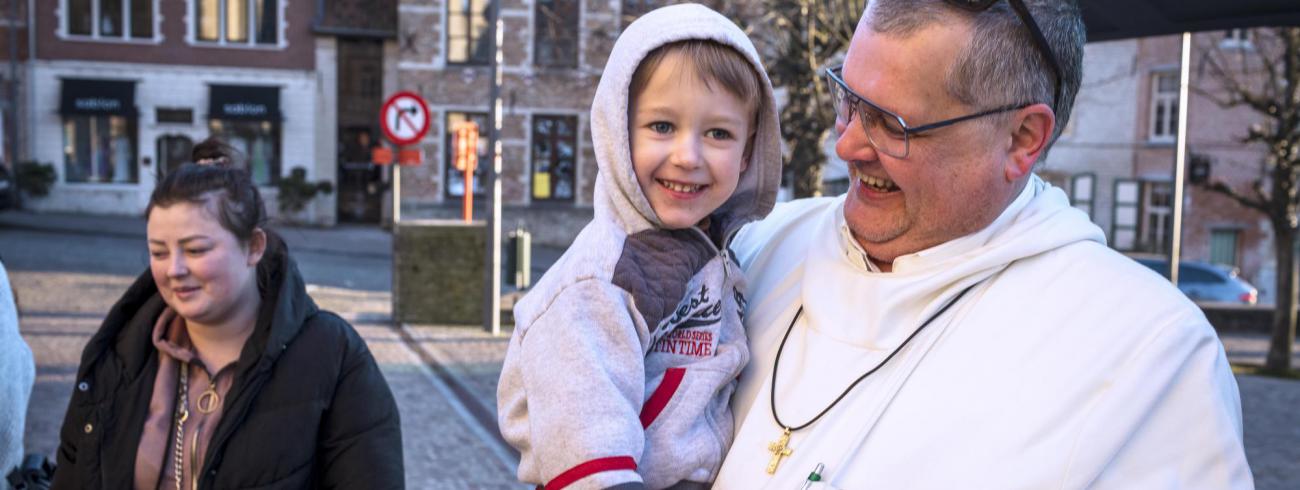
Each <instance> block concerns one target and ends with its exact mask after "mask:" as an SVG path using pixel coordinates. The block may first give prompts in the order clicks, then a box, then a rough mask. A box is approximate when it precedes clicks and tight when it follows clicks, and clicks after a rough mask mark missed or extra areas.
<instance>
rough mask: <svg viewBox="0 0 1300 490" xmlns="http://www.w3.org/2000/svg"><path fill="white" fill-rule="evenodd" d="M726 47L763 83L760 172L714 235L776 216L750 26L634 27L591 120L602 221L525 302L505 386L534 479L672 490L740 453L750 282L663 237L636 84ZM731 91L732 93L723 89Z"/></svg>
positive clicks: (703, 20)
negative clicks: (740, 389)
mask: <svg viewBox="0 0 1300 490" xmlns="http://www.w3.org/2000/svg"><path fill="white" fill-rule="evenodd" d="M690 39H707V40H713V41H716V42H719V43H722V44H725V45H728V46H731V47H733V48H735V49H736V50H737V51H739V52H740V53H742V54H744V55H745V57H746V58H748V59H749V60H750V62H751V63H753V66H754V69H755V71H757V72H758V74H759V76H760V77H761V78H762V81H763V83H762V84H761V85H762V93H761V94H755V96H758V97H763V98H764V100H765V101H766V103H765V104H763V105H762V107H763V110H762V112H761V113H760V114H758V121H757V123H758V124H757V128H756V133H755V137H754V141H753V147H752V153H751V156H750V161H749V165H748V167H747V168H746V170H745V171H744V172H743V173H742V174H741V177H740V182H739V185H738V186H737V188H736V192H735V193H734V194H733V195H732V197H731V198H730V199H729V200H728V201H726V202H725V203H724V204H723V205H722V206H721V207H720V208H719V209H718V210H717V211H716V212H715V213H714V215H713V216H712V218H711V224H710V229H711V230H712V231H711V232H710V233H711V234H714V236H716V237H721V238H722V239H723V240H724V241H725V240H729V239H730V237H731V236H732V235H733V234H734V232H735V231H736V230H738V229H739V227H740V226H741V225H743V224H744V223H746V222H748V221H752V220H754V219H757V218H760V217H762V216H764V215H766V214H767V212H768V211H770V210H771V209H772V205H773V204H774V202H775V200H776V190H777V186H778V185H779V183H780V177H781V153H780V130H779V127H778V119H777V113H776V103H775V100H774V98H773V95H772V88H771V83H770V82H768V80H767V76H766V73H765V71H764V69H763V66H762V63H761V62H760V61H759V58H758V54H757V52H756V50H755V49H754V47H753V45H752V44H751V43H750V41H749V38H748V37H746V36H745V34H744V32H742V31H741V30H740V29H739V28H737V27H736V25H735V24H734V23H732V22H731V21H730V20H728V19H727V18H726V17H723V16H722V15H719V14H718V13H716V12H714V11H712V10H709V9H708V8H705V7H703V6H700V5H694V4H682V5H674V6H671V7H665V8H662V9H658V10H655V11H653V12H650V13H648V14H646V15H644V16H642V17H641V18H640V19H638V20H637V21H636V22H634V23H632V24H631V25H630V26H628V28H627V30H626V31H624V32H623V34H622V35H621V36H620V37H619V39H618V41H617V43H616V44H615V45H614V50H613V53H611V54H610V58H609V61H608V63H607V64H606V65H605V71H604V74H603V75H602V76H601V79H600V85H599V87H598V88H597V90H596V97H595V101H594V102H593V103H592V108H591V133H592V138H593V140H594V141H593V143H594V146H595V151H596V161H597V165H598V166H599V175H598V178H597V182H596V193H595V219H593V220H592V222H591V223H590V224H588V225H587V226H586V227H585V228H584V229H583V230H582V232H581V233H580V234H579V235H578V237H577V239H575V240H574V243H573V245H572V246H570V247H569V249H568V251H567V252H566V253H565V254H564V256H563V257H561V258H560V260H559V261H558V262H556V264H555V265H554V266H553V267H552V268H551V269H550V270H549V271H548V272H547V273H546V275H545V276H544V277H543V278H542V279H541V280H540V281H538V283H537V284H536V286H535V287H534V288H533V290H532V291H530V292H529V293H528V295H527V296H525V297H524V298H523V299H522V300H521V301H520V302H519V303H518V304H517V305H516V306H515V312H514V313H515V318H516V328H515V332H514V336H513V337H512V338H511V340H510V347H509V350H508V352H507V354H506V361H505V366H504V368H503V370H502V373H501V381H500V384H499V386H498V392H497V403H498V412H497V413H498V416H499V422H500V426H501V432H502V434H503V435H504V436H505V439H506V441H508V442H509V443H510V444H511V445H513V446H514V447H515V448H517V449H519V452H520V464H519V475H518V476H519V479H520V480H522V481H525V482H530V483H535V484H545V485H546V486H547V488H563V487H566V486H570V487H571V488H607V487H611V486H615V485H620V484H626V483H633V484H635V483H637V482H644V484H645V486H646V487H649V488H663V487H667V486H670V485H674V484H676V483H679V482H683V481H690V482H702V483H707V482H711V481H713V479H714V477H715V476H716V473H717V470H718V468H719V466H720V465H721V462H722V456H723V455H724V454H726V452H727V449H728V448H729V447H730V445H731V439H732V433H733V429H734V427H733V422H732V416H731V411H730V409H729V407H728V403H729V401H730V397H731V393H732V390H733V389H734V386H735V379H736V377H737V376H738V375H739V374H740V370H741V368H742V367H743V366H744V365H745V363H746V362H747V361H748V360H749V351H748V348H747V347H746V345H745V337H744V330H743V328H742V326H741V315H742V314H743V313H744V305H745V300H744V295H743V291H744V277H743V276H742V275H741V272H740V269H739V268H738V267H737V266H736V264H735V262H734V261H733V260H732V259H730V258H729V256H728V254H727V253H725V252H724V251H723V250H725V246H724V247H723V250H720V249H719V248H718V247H717V246H716V245H715V244H714V243H715V242H714V241H713V240H712V239H710V238H709V237H708V236H706V235H705V233H704V232H702V231H700V230H699V229H697V228H688V229H681V230H667V229H663V228H662V224H661V222H660V221H659V218H658V217H656V215H655V213H654V211H653V209H652V208H651V206H650V203H649V201H648V200H647V199H646V197H645V194H644V193H643V192H642V191H641V188H640V186H639V185H638V184H637V179H636V175H635V174H634V172H633V168H632V162H631V156H630V155H631V152H630V151H629V144H628V85H629V83H630V82H631V80H632V74H633V72H635V71H636V68H637V65H639V64H640V62H641V60H642V59H644V58H645V56H646V54H648V53H649V52H650V51H652V50H654V49H655V48H657V47H659V46H662V45H664V44H668V43H672V42H675V41H682V40H690ZM717 90H722V89H721V88H718V89H717Z"/></svg>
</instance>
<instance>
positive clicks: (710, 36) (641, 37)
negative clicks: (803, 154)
mask: <svg viewBox="0 0 1300 490" xmlns="http://www.w3.org/2000/svg"><path fill="white" fill-rule="evenodd" d="M687 40H710V41H716V42H718V43H720V44H723V45H726V46H730V47H731V48H733V49H735V50H736V51H738V52H740V53H741V54H742V55H743V56H744V57H745V59H747V60H749V62H750V63H751V64H752V65H753V67H754V71H755V72H756V73H757V74H758V76H759V78H760V79H759V81H760V82H761V83H759V85H760V90H761V91H762V93H759V94H754V96H755V97H762V98H763V100H764V102H765V103H764V104H762V108H761V109H760V110H761V112H760V113H759V114H758V121H757V125H756V131H755V133H754V141H753V148H752V149H751V152H750V159H749V165H748V166H747V167H746V168H745V170H744V171H743V172H741V176H740V181H739V184H738V185H737V186H736V191H735V192H734V193H733V194H732V195H731V198H730V199H728V200H727V201H726V202H725V203H723V204H722V206H721V207H719V208H718V209H717V210H716V211H714V213H713V215H712V216H713V219H714V224H715V225H717V226H719V227H720V228H721V229H722V230H723V232H724V233H725V234H724V235H723V236H728V235H729V234H730V233H731V232H733V231H735V230H736V229H737V228H739V226H740V225H742V224H744V223H746V222H749V221H752V220H754V219H758V218H761V217H763V216H765V215H767V213H768V211H771V209H772V206H773V205H774V204H775V203H776V190H777V187H778V186H779V185H780V182H781V132H780V126H779V119H778V114H777V109H776V99H775V97H774V96H773V94H772V84H771V82H770V81H769V80H768V77H767V72H766V71H765V70H764V69H763V64H762V63H761V62H760V61H759V57H758V51H757V50H755V49H754V45H753V43H751V42H750V41H749V37H748V36H746V35H745V33H744V32H743V31H741V30H740V28H739V27H737V26H736V24H735V23H733V22H732V21H731V20H729V19H727V18H726V17H724V16H722V15H721V14H719V13H717V12H714V11H713V10H710V9H708V8H707V7H704V6H702V5H697V4H679V5H673V6H670V7H664V8H660V9H657V10H654V11H652V12H650V13H648V14H646V15H644V16H642V17H640V18H639V19H637V20H636V22H633V23H632V24H631V25H629V26H628V27H627V29H626V30H624V31H623V33H622V35H620V36H619V38H618V42H616V43H615V44H614V49H613V52H611V53H610V57H609V61H608V62H606V64H605V71H604V73H603V74H602V75H601V77H600V85H599V86H598V87H597V88H596V97H595V100H594V101H593V102H592V105H591V134H592V140H593V141H592V142H593V147H594V149H595V152H596V162H597V166H598V169H599V172H598V174H597V178H596V186H595V187H596V189H595V199H594V207H595V215H596V219H611V220H613V221H615V222H617V223H619V224H620V225H621V226H622V227H623V230H624V231H625V232H627V233H628V234H633V233H636V232H639V231H643V230H647V229H652V228H661V227H662V226H663V223H662V222H661V221H660V220H659V217H658V216H657V215H656V214H655V212H654V209H653V208H652V207H651V206H650V201H649V200H647V199H646V196H645V193H644V192H642V190H641V186H640V185H639V184H638V183H637V179H636V172H635V171H634V170H633V168H632V157H631V155H632V153H631V145H630V142H629V138H628V106H629V100H628V95H629V93H628V89H629V86H630V84H631V82H632V75H633V73H635V72H636V69H637V66H639V65H640V64H641V61H642V60H643V59H645V57H646V55H647V54H649V53H650V52H651V51H653V50H655V49H656V48H658V47H660V46H663V45H665V44H670V43H674V42H677V41H687Z"/></svg>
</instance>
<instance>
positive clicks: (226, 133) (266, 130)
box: [208, 119, 280, 186]
mask: <svg viewBox="0 0 1300 490" xmlns="http://www.w3.org/2000/svg"><path fill="white" fill-rule="evenodd" d="M208 126H209V129H210V130H211V132H212V136H215V137H217V138H220V139H222V140H223V141H225V142H226V143H229V144H230V146H232V147H234V148H235V149H236V150H238V151H239V153H240V154H242V155H244V158H245V159H246V161H247V162H248V172H249V174H251V175H252V177H253V182H254V183H256V184H257V185H261V186H268V185H272V184H275V183H276V182H278V181H279V180H280V124H279V123H276V122H273V121H246V120H240V119H213V120H211V121H210V122H209V124H208Z"/></svg>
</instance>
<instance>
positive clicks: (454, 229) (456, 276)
mask: <svg viewBox="0 0 1300 490" xmlns="http://www.w3.org/2000/svg"><path fill="white" fill-rule="evenodd" d="M485 240H486V234H485V233H484V227H483V224H482V223H481V222H478V223H468V224H466V223H461V222H457V221H446V220H412V221H406V220H403V221H402V222H401V224H400V226H398V227H397V229H396V233H395V234H394V237H393V317H394V318H395V319H397V321H398V322H402V323H420V324H433V325H481V324H482V323H483V265H484V253H485V248H486V241H485Z"/></svg>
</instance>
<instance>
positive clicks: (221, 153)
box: [190, 137, 244, 169]
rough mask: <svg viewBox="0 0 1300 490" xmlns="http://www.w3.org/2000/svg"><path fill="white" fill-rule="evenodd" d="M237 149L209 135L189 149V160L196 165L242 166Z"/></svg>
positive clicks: (238, 167)
mask: <svg viewBox="0 0 1300 490" xmlns="http://www.w3.org/2000/svg"><path fill="white" fill-rule="evenodd" d="M241 156H242V155H241V154H240V153H239V150H236V149H235V147H233V146H230V144H229V143H226V142H225V141H222V140H221V139H219V138H216V137H209V138H208V139H205V140H203V141H201V142H199V144H197V145H194V149H193V150H190V160H191V161H193V162H194V163H196V164H198V165H216V166H218V167H227V168H237V169H242V168H244V165H243V159H242V158H241Z"/></svg>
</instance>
